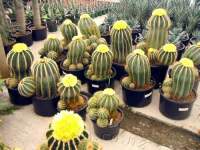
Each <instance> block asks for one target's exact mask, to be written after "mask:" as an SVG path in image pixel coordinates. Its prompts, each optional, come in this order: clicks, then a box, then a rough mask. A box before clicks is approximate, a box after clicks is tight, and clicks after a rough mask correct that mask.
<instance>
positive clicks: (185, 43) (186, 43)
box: [181, 37, 190, 47]
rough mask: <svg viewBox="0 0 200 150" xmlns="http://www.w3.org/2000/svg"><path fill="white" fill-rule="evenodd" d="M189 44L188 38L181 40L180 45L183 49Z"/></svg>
mask: <svg viewBox="0 0 200 150" xmlns="http://www.w3.org/2000/svg"><path fill="white" fill-rule="evenodd" d="M189 42H190V38H189V37H188V38H187V39H184V40H181V43H183V44H184V45H185V47H187V46H188V44H189Z"/></svg>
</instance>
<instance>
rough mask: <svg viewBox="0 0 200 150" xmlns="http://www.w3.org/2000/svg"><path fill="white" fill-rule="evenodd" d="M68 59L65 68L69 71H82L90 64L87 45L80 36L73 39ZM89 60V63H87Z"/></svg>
mask: <svg viewBox="0 0 200 150" xmlns="http://www.w3.org/2000/svg"><path fill="white" fill-rule="evenodd" d="M68 48H69V51H68V54H67V59H65V60H64V62H63V66H64V68H66V69H67V70H81V69H83V68H84V65H87V64H88V63H89V57H90V55H89V53H88V52H87V51H86V43H85V41H84V40H83V39H82V37H80V36H75V37H73V39H72V41H71V42H70V44H69V46H68ZM86 60H87V61H86Z"/></svg>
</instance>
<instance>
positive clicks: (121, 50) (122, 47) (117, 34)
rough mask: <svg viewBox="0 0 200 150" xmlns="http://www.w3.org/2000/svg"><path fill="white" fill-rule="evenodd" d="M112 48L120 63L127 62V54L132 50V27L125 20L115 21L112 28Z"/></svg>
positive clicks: (115, 59) (115, 60)
mask: <svg viewBox="0 0 200 150" xmlns="http://www.w3.org/2000/svg"><path fill="white" fill-rule="evenodd" d="M111 50H112V51H113V54H114V62H115V63H118V64H125V61H126V56H127V55H128V54H129V53H130V52H131V51H132V36H131V29H130V27H129V26H128V24H127V23H126V22H125V21H123V20H120V21H117V22H115V23H114V25H113V27H112V29H111Z"/></svg>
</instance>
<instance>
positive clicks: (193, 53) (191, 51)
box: [182, 42, 200, 66]
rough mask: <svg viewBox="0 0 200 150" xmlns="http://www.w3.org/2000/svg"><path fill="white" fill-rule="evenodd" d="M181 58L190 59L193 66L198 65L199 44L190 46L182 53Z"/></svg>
mask: <svg viewBox="0 0 200 150" xmlns="http://www.w3.org/2000/svg"><path fill="white" fill-rule="evenodd" d="M182 57H186V58H189V59H191V60H192V61H193V62H194V65H195V66H198V65H200V42H199V43H197V45H192V46H190V47H189V48H188V49H187V50H186V51H185V52H184V53H183V56H182Z"/></svg>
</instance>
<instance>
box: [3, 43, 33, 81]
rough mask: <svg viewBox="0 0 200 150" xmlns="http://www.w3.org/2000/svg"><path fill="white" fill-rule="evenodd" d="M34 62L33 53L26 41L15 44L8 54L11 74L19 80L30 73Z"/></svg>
mask: <svg viewBox="0 0 200 150" xmlns="http://www.w3.org/2000/svg"><path fill="white" fill-rule="evenodd" d="M32 62H33V54H32V52H31V51H30V49H29V48H28V47H27V45H26V44H24V43H17V44H15V45H14V46H13V48H12V50H11V51H10V52H9V53H8V55H7V63H8V65H9V67H10V70H11V75H12V77H13V78H16V79H17V80H19V81H20V80H21V79H23V78H24V77H26V76H28V75H29V74H30V67H31V64H32Z"/></svg>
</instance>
